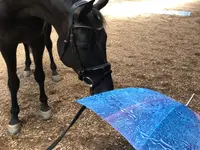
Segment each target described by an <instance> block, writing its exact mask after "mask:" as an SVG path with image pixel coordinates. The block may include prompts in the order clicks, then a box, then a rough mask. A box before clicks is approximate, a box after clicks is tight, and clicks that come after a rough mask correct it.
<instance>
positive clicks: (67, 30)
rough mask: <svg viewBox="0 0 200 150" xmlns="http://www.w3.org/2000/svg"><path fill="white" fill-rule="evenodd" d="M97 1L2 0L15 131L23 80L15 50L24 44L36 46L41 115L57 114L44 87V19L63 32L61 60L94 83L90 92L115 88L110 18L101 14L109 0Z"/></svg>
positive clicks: (1, 29) (1, 28)
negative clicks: (110, 56)
mask: <svg viewBox="0 0 200 150" xmlns="http://www.w3.org/2000/svg"><path fill="white" fill-rule="evenodd" d="M94 1H95V0H90V1H85V0H42V1H41V0H17V1H13V0H1V1H0V22H1V24H0V49H1V54H2V56H3V58H4V60H5V63H6V66H7V73H8V88H9V91H10V95H11V109H10V113H11V118H10V121H9V123H8V132H9V133H10V134H11V135H13V134H17V133H19V132H20V130H21V122H20V119H19V117H18V114H19V112H20V108H19V105H18V100H17V92H18V90H19V86H20V80H19V78H18V76H17V74H16V71H17V69H16V68H17V67H16V65H17V62H16V48H17V45H18V44H19V43H25V44H28V45H29V46H30V47H31V49H32V53H33V58H34V63H35V72H34V77H35V80H36V82H37V83H38V85H39V91H40V96H39V100H40V116H41V117H42V118H43V119H44V120H47V119H50V118H51V116H52V113H51V107H50V106H49V104H48V97H47V95H46V93H45V88H44V80H45V74H44V71H43V64H42V58H43V52H44V46H45V41H44V32H43V26H44V24H45V22H48V23H49V24H51V25H52V26H53V27H54V28H55V30H56V32H57V34H58V40H57V52H58V55H59V57H60V60H61V62H62V63H63V64H64V65H65V66H67V67H70V68H72V69H73V70H74V71H75V72H76V73H77V75H78V77H79V79H80V80H81V81H83V82H84V83H86V85H88V86H89V88H90V91H91V94H98V93H101V92H105V91H109V90H112V89H113V88H114V86H113V79H112V71H111V64H110V63H109V61H108V60H107V52H106V42H107V33H106V31H105V28H104V24H105V21H104V20H105V19H104V17H103V15H102V14H101V13H100V10H101V9H102V8H103V7H105V6H106V4H107V3H108V0H99V1H97V2H96V3H94ZM63 90H64V89H63Z"/></svg>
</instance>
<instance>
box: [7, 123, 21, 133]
mask: <svg viewBox="0 0 200 150" xmlns="http://www.w3.org/2000/svg"><path fill="white" fill-rule="evenodd" d="M20 130H21V124H20V123H18V124H15V125H8V132H9V133H10V134H11V135H15V134H17V133H19V132H20Z"/></svg>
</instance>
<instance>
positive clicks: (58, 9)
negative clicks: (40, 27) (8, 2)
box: [21, 0, 71, 36]
mask: <svg viewBox="0 0 200 150" xmlns="http://www.w3.org/2000/svg"><path fill="white" fill-rule="evenodd" d="M21 1H23V2H24V3H23V4H24V6H25V8H24V11H23V12H25V13H28V14H29V15H31V16H36V17H38V18H41V19H43V20H45V21H47V22H49V23H50V24H52V25H53V26H54V28H55V29H56V31H57V33H58V35H59V36H61V35H62V34H64V33H65V32H68V31H67V30H68V28H69V26H68V24H69V20H70V18H69V17H70V11H69V8H70V7H69V6H70V5H71V1H70V0H67V1H66V0H21Z"/></svg>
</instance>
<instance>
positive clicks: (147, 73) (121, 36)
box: [0, 0, 200, 150]
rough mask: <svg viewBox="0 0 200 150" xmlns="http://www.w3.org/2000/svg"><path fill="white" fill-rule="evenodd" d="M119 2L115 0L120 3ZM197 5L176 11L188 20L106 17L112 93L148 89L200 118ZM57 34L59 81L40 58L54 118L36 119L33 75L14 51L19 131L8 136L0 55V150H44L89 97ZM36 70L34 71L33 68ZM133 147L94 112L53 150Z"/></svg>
mask: <svg viewBox="0 0 200 150" xmlns="http://www.w3.org/2000/svg"><path fill="white" fill-rule="evenodd" d="M118 1H119V0H118ZM199 8H200V2H198V1H197V2H193V3H190V4H186V5H184V6H181V7H179V8H176V9H178V10H185V11H191V12H192V14H191V16H189V17H180V16H170V15H152V14H145V15H139V16H137V17H134V18H123V19H116V18H112V17H106V20H107V25H106V30H107V33H108V43H107V53H108V59H109V61H110V62H111V64H112V70H113V80H114V85H115V88H122V87H146V88H149V89H153V90H156V91H159V92H161V93H163V94H166V95H167V96H170V97H172V98H174V99H176V100H177V101H179V102H182V103H184V104H185V103H186V102H187V100H188V99H189V98H190V96H191V95H192V94H193V93H195V96H194V99H193V101H192V102H191V104H190V105H189V107H190V108H191V109H193V110H194V111H196V112H197V113H200V84H199V82H200V67H199V66H200V9H199ZM56 39H57V34H56V33H55V31H54V32H53V33H52V40H53V41H54V56H55V60H56V64H57V66H58V71H59V73H60V75H61V76H62V80H61V81H60V82H59V83H55V82H53V81H52V80H51V70H50V68H49V57H48V54H47V51H45V55H44V69H45V73H46V80H45V88H46V93H47V95H48V97H49V102H50V105H51V107H52V110H53V114H54V116H53V118H52V119H51V120H49V121H43V120H41V119H40V117H39V113H38V111H39V89H38V85H37V84H36V82H35V80H34V77H33V75H31V76H30V77H28V78H25V77H23V75H22V73H23V69H24V55H25V54H24V50H23V46H22V45H20V46H19V47H18V53H17V55H18V76H19V78H20V90H19V94H18V100H19V104H20V108H21V112H20V119H21V120H22V122H23V128H22V131H21V132H20V133H19V134H18V135H17V136H14V137H11V136H9V135H8V134H7V124H8V121H9V109H10V97H9V92H8V89H7V71H6V66H5V63H4V61H3V59H2V57H1V56H0V102H1V103H0V150H11V149H12V150H43V149H45V148H47V147H48V146H49V144H51V143H52V141H53V140H54V139H55V138H57V136H58V135H59V133H60V132H61V131H62V129H63V127H64V125H65V124H66V123H69V122H70V121H71V119H72V118H73V117H74V114H75V113H76V112H77V110H78V109H79V108H80V105H79V104H77V103H75V100H77V99H79V98H81V97H84V96H87V95H88V88H87V87H86V86H85V85H84V84H83V83H82V82H80V81H79V80H78V78H77V75H76V74H75V73H74V72H73V71H72V70H71V69H70V68H67V67H65V66H64V65H63V64H62V63H61V62H60V60H59V58H58V54H57V51H56ZM32 68H33V69H34V66H33V65H32ZM132 149H133V148H132V146H131V145H130V144H129V143H128V142H127V141H126V140H125V139H124V138H123V137H122V136H121V135H120V134H119V133H118V132H117V131H115V130H114V129H113V128H112V127H111V126H110V125H108V124H107V123H106V122H105V121H103V120H102V119H100V117H98V116H97V115H96V114H95V113H94V112H92V111H90V110H86V111H85V112H84V114H83V115H82V116H81V118H80V119H79V120H78V122H77V123H76V124H75V125H74V126H73V128H72V129H71V130H70V132H69V133H68V135H67V136H66V137H65V138H64V139H63V140H62V142H61V143H60V144H59V145H58V146H57V147H56V150H132Z"/></svg>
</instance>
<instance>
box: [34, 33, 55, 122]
mask: <svg viewBox="0 0 200 150" xmlns="http://www.w3.org/2000/svg"><path fill="white" fill-rule="evenodd" d="M30 46H31V48H32V53H33V58H34V62H35V72H34V76H35V80H36V81H37V83H38V84H39V89H40V102H41V105H40V106H41V107H40V115H41V117H42V118H43V119H45V120H46V119H50V118H51V108H50V107H49V105H48V101H47V100H48V98H47V96H46V94H45V89H44V80H45V74H44V71H43V65H42V58H43V52H44V38H43V37H41V38H40V39H38V40H36V41H34V42H32V43H31V44H30Z"/></svg>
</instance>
